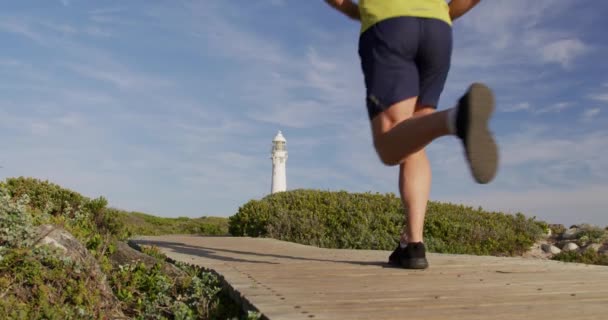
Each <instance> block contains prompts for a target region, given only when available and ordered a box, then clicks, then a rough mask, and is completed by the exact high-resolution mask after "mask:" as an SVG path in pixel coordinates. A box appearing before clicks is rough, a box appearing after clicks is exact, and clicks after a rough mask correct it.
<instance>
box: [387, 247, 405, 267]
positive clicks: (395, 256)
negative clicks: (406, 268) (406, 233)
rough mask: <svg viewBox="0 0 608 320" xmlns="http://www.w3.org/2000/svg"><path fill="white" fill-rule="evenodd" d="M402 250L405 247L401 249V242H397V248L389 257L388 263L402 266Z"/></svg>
mask: <svg viewBox="0 0 608 320" xmlns="http://www.w3.org/2000/svg"><path fill="white" fill-rule="evenodd" d="M401 251H403V249H401V245H400V244H399V243H397V248H396V249H395V250H394V251H393V253H391V255H390V256H389V257H388V264H390V265H392V266H395V267H400V266H401Z"/></svg>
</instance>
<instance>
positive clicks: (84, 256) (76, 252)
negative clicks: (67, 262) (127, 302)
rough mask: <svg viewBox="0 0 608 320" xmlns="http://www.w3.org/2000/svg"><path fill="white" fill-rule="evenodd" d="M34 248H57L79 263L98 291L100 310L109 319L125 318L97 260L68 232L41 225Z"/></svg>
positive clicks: (56, 227)
mask: <svg viewBox="0 0 608 320" xmlns="http://www.w3.org/2000/svg"><path fill="white" fill-rule="evenodd" d="M36 234H37V239H39V240H38V241H37V242H36V243H35V246H36V247H40V246H42V245H49V246H52V247H55V248H58V249H59V250H61V251H62V252H63V254H64V255H65V256H67V257H69V258H70V259H71V260H72V261H75V262H77V263H79V264H80V265H81V266H82V268H83V270H85V272H86V273H87V274H88V275H89V277H90V281H91V283H94V284H95V288H97V289H98V290H99V292H100V293H101V295H102V296H103V299H102V300H101V301H100V304H101V305H100V308H101V309H102V310H104V314H106V315H107V316H108V317H109V318H111V319H119V318H126V317H125V315H124V314H123V312H122V311H121V310H120V307H119V306H120V302H119V301H118V299H117V298H116V296H114V293H113V292H112V289H111V288H110V285H109V284H108V282H107V279H106V275H105V274H104V273H103V272H102V271H101V268H100V267H99V264H98V263H97V260H96V259H95V258H94V257H93V256H92V255H91V254H90V253H89V251H88V250H87V248H86V247H85V246H84V245H82V243H80V241H78V239H76V238H74V236H73V235H72V234H70V233H69V232H68V231H66V230H64V229H62V228H60V227H58V226H54V225H41V226H39V227H38V229H37V231H36Z"/></svg>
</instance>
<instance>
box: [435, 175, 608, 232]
mask: <svg viewBox="0 0 608 320" xmlns="http://www.w3.org/2000/svg"><path fill="white" fill-rule="evenodd" d="M486 189H487V190H483V191H479V192H477V193H476V194H475V196H474V197H471V196H470V195H468V194H461V195H458V196H456V195H455V196H450V197H446V198H443V199H442V201H449V202H454V203H462V204H468V205H471V206H473V207H477V206H482V207H483V208H484V209H485V210H492V211H494V210H495V211H503V212H507V213H517V212H522V213H524V214H525V215H526V216H528V217H531V216H536V217H537V218H539V219H540V220H545V221H547V222H549V223H562V224H566V225H567V226H569V225H571V224H580V223H585V222H586V223H592V224H596V225H600V226H608V216H607V215H606V211H605V208H606V204H607V202H606V195H607V194H608V186H606V185H597V184H596V185H582V186H580V187H578V188H575V189H570V190H556V189H554V188H539V189H533V190H526V192H515V191H497V190H495V189H494V190H492V188H491V187H488V188H486Z"/></svg>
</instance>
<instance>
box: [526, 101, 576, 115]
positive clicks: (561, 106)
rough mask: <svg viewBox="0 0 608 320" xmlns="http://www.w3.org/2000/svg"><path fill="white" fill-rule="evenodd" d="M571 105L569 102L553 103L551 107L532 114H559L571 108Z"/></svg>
mask: <svg viewBox="0 0 608 320" xmlns="http://www.w3.org/2000/svg"><path fill="white" fill-rule="evenodd" d="M572 106H573V104H572V103H571V102H563V101H562V102H558V103H555V104H553V105H550V106H548V107H544V108H541V109H538V110H534V111H533V112H534V113H535V114H543V113H560V112H562V111H564V110H566V109H568V108H570V107H572Z"/></svg>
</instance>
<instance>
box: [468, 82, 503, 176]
mask: <svg viewBox="0 0 608 320" xmlns="http://www.w3.org/2000/svg"><path fill="white" fill-rule="evenodd" d="M468 95H469V97H468V102H469V108H468V112H469V114H468V119H469V126H468V128H467V133H466V143H465V145H466V156H467V159H468V160H469V165H470V167H471V171H472V173H473V177H474V178H475V180H476V181H477V182H478V183H480V184H485V183H488V182H490V181H492V180H493V179H494V177H495V176H496V171H497V169H498V146H497V145H496V141H495V140H494V138H493V137H492V133H491V132H490V130H489V128H488V121H489V119H490V116H491V115H492V113H494V95H493V94H492V91H491V90H490V88H488V87H487V86H485V85H483V84H481V83H474V84H472V85H471V87H470V89H469V93H468Z"/></svg>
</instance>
